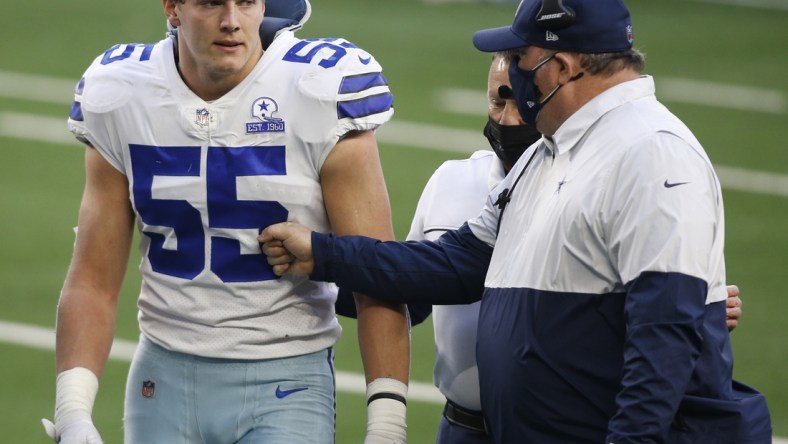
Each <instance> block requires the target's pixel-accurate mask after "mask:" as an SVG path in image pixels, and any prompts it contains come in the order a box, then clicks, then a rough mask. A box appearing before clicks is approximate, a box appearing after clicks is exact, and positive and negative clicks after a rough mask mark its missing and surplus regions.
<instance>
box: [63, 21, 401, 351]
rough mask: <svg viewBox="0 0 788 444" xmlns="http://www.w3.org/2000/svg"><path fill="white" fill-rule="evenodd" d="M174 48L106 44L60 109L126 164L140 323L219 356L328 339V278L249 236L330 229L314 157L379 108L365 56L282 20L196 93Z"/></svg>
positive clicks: (374, 68) (377, 80)
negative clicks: (280, 257)
mask: <svg viewBox="0 0 788 444" xmlns="http://www.w3.org/2000/svg"><path fill="white" fill-rule="evenodd" d="M174 60H175V55H174V40H173V39H172V38H167V39H164V40H162V41H160V42H158V43H156V44H150V45H142V44H126V45H115V46H113V47H112V48H110V49H109V50H108V51H106V52H105V53H104V54H102V55H100V56H99V57H97V58H96V59H95V61H94V62H93V64H92V65H91V66H90V67H89V68H88V70H87V71H86V72H85V75H84V77H83V79H82V80H81V81H80V83H79V85H78V86H77V91H76V99H75V103H74V106H73V107H72V110H71V115H70V119H69V128H70V130H71V131H72V132H73V133H74V134H75V136H76V137H77V138H78V139H80V140H82V141H86V142H88V143H89V144H90V145H92V146H93V147H95V149H97V150H98V151H99V152H100V153H101V155H102V156H103V157H104V158H105V159H106V160H107V161H108V162H109V163H110V164H112V165H113V166H114V167H115V168H117V169H118V170H119V171H120V172H122V173H123V174H125V175H126V176H127V177H128V181H129V199H130V201H131V203H132V206H133V208H134V211H135V213H136V216H137V224H138V228H139V230H140V232H141V236H140V237H141V242H140V251H141V255H142V261H141V264H140V272H141V274H142V288H141V291H140V296H139V322H140V329H141V331H142V332H143V334H145V336H147V337H148V338H150V339H151V340H152V341H154V342H155V343H157V344H159V345H161V346H164V347H166V348H168V349H170V350H175V351H179V352H184V353H190V354H195V355H200V356H208V357H220V358H230V359H268V358H277V357H284V356H293V355H301V354H304V353H310V352H314V351H317V350H320V349H324V348H326V347H330V346H332V345H333V344H334V343H335V342H336V340H337V339H338V337H339V335H340V332H341V328H340V326H339V324H338V322H337V321H336V318H335V316H334V301H335V297H336V293H335V291H336V289H335V287H334V286H333V284H327V283H320V282H312V281H309V280H306V279H298V278H292V277H287V278H276V277H275V276H274V274H273V273H272V271H271V268H270V267H269V266H268V264H267V262H266V260H265V257H264V256H263V255H262V254H261V252H260V247H259V245H258V242H257V240H256V237H257V235H258V233H259V232H260V230H262V229H263V228H265V227H266V226H268V225H270V224H272V223H276V222H282V221H285V220H290V221H295V222H298V223H301V224H303V225H306V226H307V227H310V228H312V229H314V230H317V231H323V232H325V231H329V230H330V225H329V221H328V218H327V215H326V212H325V209H324V205H323V195H322V191H321V186H320V175H319V172H320V169H321V166H322V165H323V162H324V161H325V159H326V157H327V156H328V154H329V153H330V152H331V149H332V148H333V147H334V145H335V144H336V143H337V141H338V140H339V138H340V137H341V136H342V135H344V134H346V133H347V132H348V131H351V130H374V129H375V128H377V127H378V126H379V125H381V124H382V123H384V122H386V121H388V120H389V119H390V118H391V115H392V113H393V108H392V103H393V98H392V95H391V92H390V91H389V88H388V85H387V82H386V79H385V78H384V77H383V75H382V74H381V67H380V65H379V64H378V63H377V62H376V61H375V60H374V58H372V56H371V55H370V54H368V53H367V52H365V51H363V50H361V49H359V48H357V47H356V46H355V45H353V44H352V43H350V42H347V41H346V40H343V39H306V40H301V39H297V38H295V37H294V36H293V34H292V32H286V33H283V34H282V35H280V36H279V37H277V38H276V40H274V42H273V43H272V44H271V46H270V47H269V48H268V49H267V50H266V52H265V54H264V55H263V57H262V58H261V59H260V61H259V62H258V63H257V66H256V67H255V68H254V70H253V71H252V73H250V75H249V76H248V77H247V78H246V79H245V80H244V81H242V82H241V83H240V84H239V85H237V86H236V87H235V88H234V89H232V90H231V91H230V92H228V93H227V94H226V95H225V96H223V97H221V98H219V99H217V100H215V101H212V102H206V101H204V100H202V99H200V98H199V97H198V96H196V95H195V94H194V93H193V92H192V91H191V90H190V89H189V88H188V87H187V86H186V85H185V84H184V82H183V81H182V80H181V78H180V76H179V74H178V70H177V67H176V65H175V61H174Z"/></svg>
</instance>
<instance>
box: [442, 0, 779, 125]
mask: <svg viewBox="0 0 788 444" xmlns="http://www.w3.org/2000/svg"><path fill="white" fill-rule="evenodd" d="M787 1H788V0H787ZM654 80H655V82H656V89H657V97H658V98H659V99H660V100H663V101H665V102H678V103H687V104H690V105H700V106H710V107H714V108H722V109H732V110H737V111H752V112H762V113H766V114H778V115H782V114H786V113H787V112H788V99H786V97H785V94H783V93H782V92H781V91H779V90H775V89H766V88H753V87H749V86H741V85H731V84H728V83H716V82H708V81H705V80H704V81H700V80H692V79H685V78H680V77H667V76H660V77H655V79H654ZM436 102H438V103H441V104H442V106H443V110H444V111H446V112H452V113H457V114H466V115H471V116H483V115H484V110H486V109H487V93H486V92H484V91H480V90H473V89H463V88H445V89H442V90H440V91H438V93H437V96H436Z"/></svg>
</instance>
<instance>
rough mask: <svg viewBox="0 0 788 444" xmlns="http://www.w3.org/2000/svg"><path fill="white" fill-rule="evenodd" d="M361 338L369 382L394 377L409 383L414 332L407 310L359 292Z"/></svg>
mask: <svg viewBox="0 0 788 444" xmlns="http://www.w3.org/2000/svg"><path fill="white" fill-rule="evenodd" d="M356 306H357V309H358V340H359V348H360V350H361V359H362V362H363V364H364V374H365V376H366V380H367V383H370V382H372V381H373V380H375V379H377V378H394V379H396V380H398V381H401V382H403V383H405V384H407V383H408V377H409V372H410V333H409V331H408V323H407V317H406V314H405V313H406V309H405V307H404V306H402V305H398V304H388V303H384V302H380V301H377V300H374V299H372V298H369V297H366V296H364V295H359V294H357V295H356Z"/></svg>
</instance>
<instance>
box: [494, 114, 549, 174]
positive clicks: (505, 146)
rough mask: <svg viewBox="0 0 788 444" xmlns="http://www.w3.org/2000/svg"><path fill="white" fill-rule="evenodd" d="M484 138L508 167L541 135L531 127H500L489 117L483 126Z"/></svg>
mask: <svg viewBox="0 0 788 444" xmlns="http://www.w3.org/2000/svg"><path fill="white" fill-rule="evenodd" d="M484 136H485V137H487V140H488V141H490V146H491V147H492V149H493V151H495V154H496V155H497V156H498V158H499V159H501V161H503V163H504V164H506V165H507V166H508V167H511V166H512V165H514V164H515V163H516V162H517V159H519V158H520V156H522V155H523V152H524V151H525V149H526V148H528V147H529V146H531V144H533V143H534V142H536V141H537V140H539V139H541V138H542V134H540V133H539V131H537V130H536V128H534V127H532V126H531V125H501V124H499V123H498V122H496V121H494V120H493V119H492V117H489V116H488V118H487V125H485V126H484Z"/></svg>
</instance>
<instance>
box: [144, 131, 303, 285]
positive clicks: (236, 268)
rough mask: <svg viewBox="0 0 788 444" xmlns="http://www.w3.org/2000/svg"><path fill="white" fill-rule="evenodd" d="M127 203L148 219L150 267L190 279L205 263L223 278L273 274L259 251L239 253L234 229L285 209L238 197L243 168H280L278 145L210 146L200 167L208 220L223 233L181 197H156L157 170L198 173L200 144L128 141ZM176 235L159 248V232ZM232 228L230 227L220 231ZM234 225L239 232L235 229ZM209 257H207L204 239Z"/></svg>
mask: <svg viewBox="0 0 788 444" xmlns="http://www.w3.org/2000/svg"><path fill="white" fill-rule="evenodd" d="M130 153H131V165H132V171H133V172H132V176H133V178H134V184H133V187H132V188H133V189H132V194H133V198H134V206H135V208H136V210H137V213H138V214H139V217H140V219H141V220H142V221H143V222H144V223H145V224H147V225H149V226H156V227H162V228H161V229H159V230H157V231H156V232H154V231H150V230H148V231H143V235H145V236H147V237H149V238H150V241H151V242H150V248H149V250H148V253H147V255H148V259H149V260H150V264H151V267H152V268H153V270H154V271H156V272H158V273H162V274H166V275H169V276H175V277H179V278H182V279H193V278H195V277H196V276H197V275H199V274H200V273H202V272H203V271H204V270H205V269H206V267H208V268H209V269H210V271H211V272H213V273H214V274H216V276H218V277H219V278H220V279H221V280H222V281H223V282H252V281H264V280H271V279H275V278H276V276H275V275H274V274H273V272H272V271H271V268H270V266H269V265H268V263H267V262H266V261H265V257H264V256H263V255H262V254H260V253H256V254H242V253H241V243H240V241H239V239H238V236H239V235H240V234H237V235H235V236H234V237H233V234H232V233H233V230H243V229H247V230H248V229H257V230H259V229H262V228H264V227H266V226H268V225H270V224H272V223H276V222H282V221H285V220H287V215H288V211H287V209H285V207H283V206H282V205H281V204H280V203H278V202H275V201H266V200H239V199H238V190H237V185H236V184H237V181H236V179H237V178H238V177H242V176H267V175H284V174H286V173H287V170H286V165H285V147H284V146H270V147H262V146H254V147H240V148H226V147H209V148H208V154H207V158H206V165H205V166H206V168H205V174H206V177H205V187H206V196H207V215H206V216H207V227H208V228H215V229H218V230H221V233H222V235H219V234H214V235H211V236H208V235H207V234H206V228H205V223H203V215H202V214H201V212H200V211H199V210H198V209H197V208H195V207H194V206H193V205H192V204H190V203H189V202H188V201H187V200H186V199H182V200H179V199H156V198H154V197H153V193H152V189H153V179H154V177H156V176H175V177H189V176H194V177H198V176H199V175H200V174H201V165H200V163H201V162H200V147H175V146H169V147H160V146H148V145H131V146H130ZM170 229H171V230H172V231H171V232H169V233H168V235H172V236H174V238H175V245H176V247H175V248H174V249H173V248H165V246H164V243H165V239H166V236H165V234H162V231H164V232H167V231H168V230H170ZM227 233H231V234H227ZM237 233H240V231H239V232H237ZM207 242H210V258H209V260H206V243H207Z"/></svg>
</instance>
